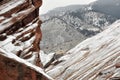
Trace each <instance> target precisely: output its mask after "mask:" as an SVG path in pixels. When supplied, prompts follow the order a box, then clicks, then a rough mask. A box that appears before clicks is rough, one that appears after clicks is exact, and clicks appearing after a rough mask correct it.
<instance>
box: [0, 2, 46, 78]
mask: <svg viewBox="0 0 120 80" xmlns="http://www.w3.org/2000/svg"><path fill="white" fill-rule="evenodd" d="M41 4H42V0H2V1H0V52H1V50H4V51H5V52H6V53H8V54H9V53H12V54H14V55H17V56H18V57H19V58H21V59H24V60H26V61H27V62H28V63H30V64H33V65H36V66H39V67H42V65H41V61H40V57H39V51H40V47H39V43H40V40H41V36H42V34H41V29H40V25H41V23H42V22H41V21H40V19H39V7H40V6H41ZM1 54H5V53H4V52H3V53H0V65H1V66H0V74H1V75H0V80H47V79H48V78H46V77H45V75H43V74H41V73H40V76H39V78H37V75H38V74H37V73H36V71H35V70H34V69H32V68H31V69H30V68H29V67H30V66H29V65H24V64H21V63H20V62H19V61H17V60H16V59H17V58H15V59H14V60H12V59H11V58H10V55H9V56H7V57H3V56H2V55H1ZM42 75H43V76H42Z"/></svg>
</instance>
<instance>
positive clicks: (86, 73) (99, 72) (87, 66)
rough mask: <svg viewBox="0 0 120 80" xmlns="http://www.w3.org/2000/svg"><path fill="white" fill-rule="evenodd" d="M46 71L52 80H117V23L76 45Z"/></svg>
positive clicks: (119, 53)
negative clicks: (53, 79)
mask: <svg viewBox="0 0 120 80" xmlns="http://www.w3.org/2000/svg"><path fill="white" fill-rule="evenodd" d="M60 60H61V61H62V60H63V61H62V62H61V63H59V64H57V65H51V66H49V67H48V68H47V69H46V71H47V74H49V75H50V76H51V77H53V78H55V80H119V79H120V67H119V66H120V65H119V64H120V21H117V22H115V23H114V24H112V25H111V26H109V28H108V29H107V30H105V31H103V32H102V33H100V34H98V35H96V36H94V37H92V38H89V39H87V40H85V41H83V42H82V43H80V44H78V45H77V46H76V47H75V48H73V49H71V50H70V51H68V52H67V54H65V56H63V57H61V58H60V59H59V61H60Z"/></svg>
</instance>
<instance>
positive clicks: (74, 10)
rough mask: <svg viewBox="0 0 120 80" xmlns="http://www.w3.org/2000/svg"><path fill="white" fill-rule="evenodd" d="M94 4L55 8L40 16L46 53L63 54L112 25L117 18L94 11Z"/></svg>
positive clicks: (43, 47) (42, 47)
mask: <svg viewBox="0 0 120 80" xmlns="http://www.w3.org/2000/svg"><path fill="white" fill-rule="evenodd" d="M94 4H95V5H96V2H95V3H91V4H89V5H71V6H66V7H60V8H56V9H54V10H51V11H50V12H48V13H47V14H44V15H42V16H41V19H42V21H43V24H42V32H43V39H42V40H43V41H42V42H41V49H43V50H44V51H46V52H56V53H64V52H66V51H67V50H69V49H71V48H72V47H74V46H75V45H77V44H78V43H79V42H81V41H83V40H85V39H86V38H88V37H91V36H93V35H95V34H97V33H99V32H101V31H103V30H104V29H106V28H107V27H106V26H108V25H110V24H112V23H113V22H114V21H116V20H117V19H118V17H116V16H113V15H109V14H106V13H103V12H102V11H101V12H100V11H97V10H94Z"/></svg>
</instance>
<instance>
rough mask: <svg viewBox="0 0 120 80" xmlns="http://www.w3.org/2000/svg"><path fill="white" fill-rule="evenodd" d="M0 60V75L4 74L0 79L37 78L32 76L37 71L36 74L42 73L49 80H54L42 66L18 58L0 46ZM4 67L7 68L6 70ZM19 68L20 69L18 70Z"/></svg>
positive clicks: (31, 79)
mask: <svg viewBox="0 0 120 80" xmlns="http://www.w3.org/2000/svg"><path fill="white" fill-rule="evenodd" d="M0 60H2V61H1V62H0V64H2V65H1V67H0V70H1V68H2V69H3V73H4V74H1V75H3V76H5V77H3V78H2V79H1V78H0V80H6V79H9V80H18V79H22V80H37V79H36V77H35V76H34V77H33V75H34V74H35V73H37V74H38V75H41V74H42V75H43V76H44V77H46V78H47V79H49V80H54V79H52V78H51V77H50V76H48V75H47V74H46V73H45V72H44V70H43V69H42V68H40V67H38V66H36V65H33V64H31V63H29V62H27V61H26V60H24V59H22V58H19V57H18V56H16V55H15V54H13V53H10V52H9V53H8V52H6V51H4V50H3V49H1V48H0ZM3 64H4V65H3ZM5 68H7V70H6V69H5ZM11 69H12V70H11ZM20 69H21V70H22V71H20ZM5 71H6V72H5ZM9 72H13V73H11V74H9ZM21 73H22V74H21ZM16 74H17V75H16ZM15 75H16V76H15ZM26 75H28V76H31V77H26ZM11 76H13V77H11ZM20 76H21V77H20ZM16 78H18V79H16ZM25 78H26V79H25Z"/></svg>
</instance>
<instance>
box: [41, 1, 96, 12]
mask: <svg viewBox="0 0 120 80" xmlns="http://www.w3.org/2000/svg"><path fill="white" fill-rule="evenodd" d="M93 1H96V0H43V5H42V7H41V8H40V14H43V13H46V12H48V11H49V10H52V9H54V8H56V7H62V6H67V5H72V4H89V3H90V2H93Z"/></svg>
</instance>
